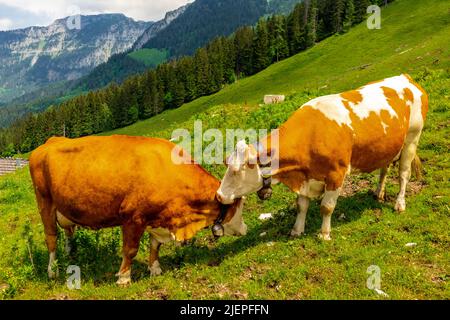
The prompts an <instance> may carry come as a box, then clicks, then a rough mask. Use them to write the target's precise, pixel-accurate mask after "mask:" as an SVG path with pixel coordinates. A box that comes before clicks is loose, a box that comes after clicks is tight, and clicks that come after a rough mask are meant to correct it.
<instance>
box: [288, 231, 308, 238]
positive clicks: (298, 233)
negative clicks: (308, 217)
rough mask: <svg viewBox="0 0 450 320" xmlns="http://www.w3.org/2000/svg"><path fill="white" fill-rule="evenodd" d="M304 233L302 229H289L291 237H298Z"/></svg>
mask: <svg viewBox="0 0 450 320" xmlns="http://www.w3.org/2000/svg"><path fill="white" fill-rule="evenodd" d="M304 234H305V232H304V231H296V230H292V231H291V237H293V238H299V237H301V236H303V235H304Z"/></svg>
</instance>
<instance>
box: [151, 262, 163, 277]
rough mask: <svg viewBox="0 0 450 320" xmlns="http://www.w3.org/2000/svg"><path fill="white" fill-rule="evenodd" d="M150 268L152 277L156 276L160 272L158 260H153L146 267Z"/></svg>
mask: <svg viewBox="0 0 450 320" xmlns="http://www.w3.org/2000/svg"><path fill="white" fill-rule="evenodd" d="M148 269H149V270H150V275H151V276H152V277H157V276H160V275H161V274H162V270H161V266H160V265H159V262H158V261H155V262H154V263H153V265H152V266H151V267H149V268H148Z"/></svg>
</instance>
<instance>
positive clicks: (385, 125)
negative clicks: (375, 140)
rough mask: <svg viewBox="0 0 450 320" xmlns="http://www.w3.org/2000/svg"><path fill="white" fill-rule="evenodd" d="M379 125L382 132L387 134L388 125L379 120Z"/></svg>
mask: <svg viewBox="0 0 450 320" xmlns="http://www.w3.org/2000/svg"><path fill="white" fill-rule="evenodd" d="M381 125H382V126H383V130H384V134H387V128H389V126H388V125H387V124H386V123H384V122H383V121H381Z"/></svg>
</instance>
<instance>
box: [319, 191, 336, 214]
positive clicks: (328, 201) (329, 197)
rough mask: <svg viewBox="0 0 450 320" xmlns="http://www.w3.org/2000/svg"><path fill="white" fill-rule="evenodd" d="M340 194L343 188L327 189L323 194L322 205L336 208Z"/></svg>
mask: <svg viewBox="0 0 450 320" xmlns="http://www.w3.org/2000/svg"><path fill="white" fill-rule="evenodd" d="M340 194H341V188H339V189H337V190H334V191H326V192H325V194H324V196H323V199H322V203H321V205H322V206H324V207H326V208H328V209H332V210H334V208H335V207H336V202H337V199H338V198H339V196H340Z"/></svg>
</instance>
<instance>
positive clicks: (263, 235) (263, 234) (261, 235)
mask: <svg viewBox="0 0 450 320" xmlns="http://www.w3.org/2000/svg"><path fill="white" fill-rule="evenodd" d="M259 236H260V237H265V236H267V232H263V233H260V234H259Z"/></svg>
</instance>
